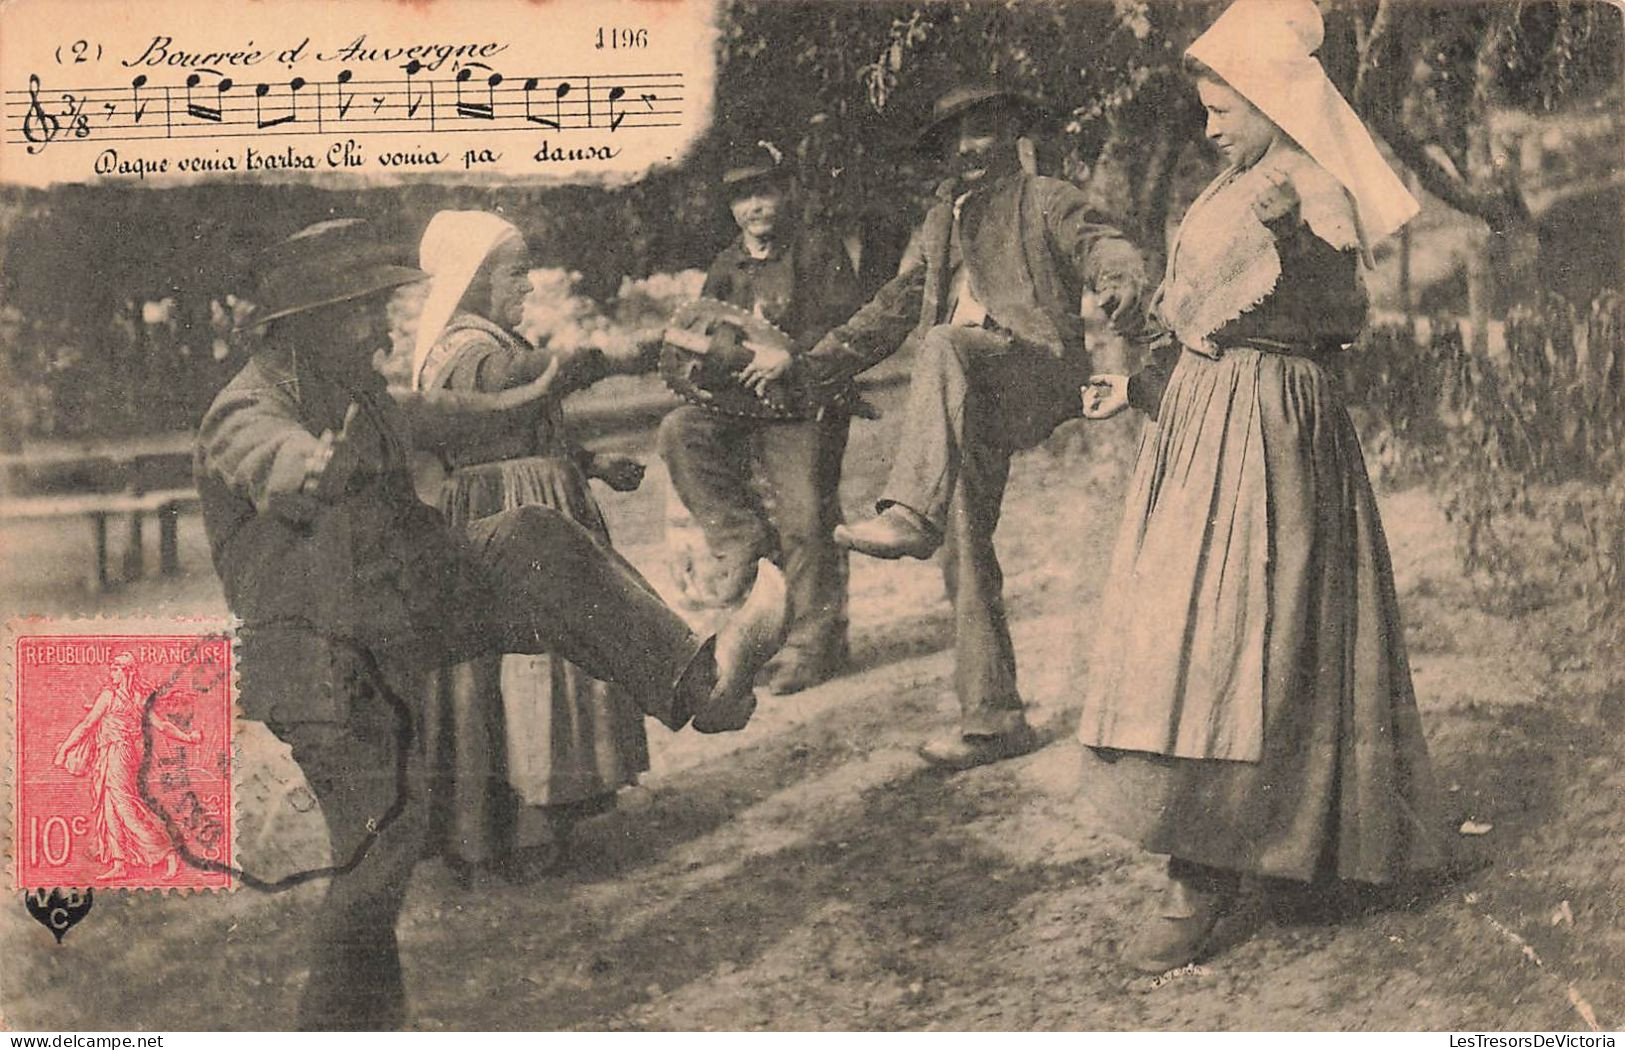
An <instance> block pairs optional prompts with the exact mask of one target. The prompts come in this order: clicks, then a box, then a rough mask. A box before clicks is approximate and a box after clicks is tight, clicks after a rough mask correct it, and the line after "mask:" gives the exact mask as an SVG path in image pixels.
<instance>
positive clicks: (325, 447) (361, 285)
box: [196, 219, 784, 1028]
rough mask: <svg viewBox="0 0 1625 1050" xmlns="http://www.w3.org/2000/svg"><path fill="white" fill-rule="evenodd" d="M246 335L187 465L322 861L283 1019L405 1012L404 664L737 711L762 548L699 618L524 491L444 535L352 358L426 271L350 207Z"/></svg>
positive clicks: (772, 636)
mask: <svg viewBox="0 0 1625 1050" xmlns="http://www.w3.org/2000/svg"><path fill="white" fill-rule="evenodd" d="M261 275H262V279H261V287H260V294H259V297H258V300H257V302H258V309H257V311H256V312H255V313H254V314H253V315H252V317H251V318H250V319H249V320H248V322H247V324H248V325H249V326H250V327H253V328H257V329H263V330H264V331H263V340H262V341H261V342H260V343H259V344H258V346H257V347H256V349H255V352H254V355H253V357H252V359H251V360H250V361H249V363H248V364H247V365H246V366H245V367H244V368H243V370H242V371H241V372H240V373H239V374H238V375H237V376H236V377H235V378H234V379H232V380H231V382H230V383H228V384H227V385H226V387H225V389H224V390H222V391H221V393H220V395H219V396H218V397H217V398H216V399H215V401H214V403H213V405H211V406H210V408H209V410H208V412H207V414H206V415H205V416H204V419H203V422H202V424H201V426H200V428H199V431H198V445H197V455H196V473H197V479H198V489H199V493H200V495H201V497H202V501H203V516H204V526H205V529H206V530H207V532H208V537H209V544H210V549H211V553H212V555H213V558H214V564H215V568H216V571H217V572H218V573H219V575H220V579H221V582H222V584H223V585H224V589H225V593H226V600H227V603H228V604H229V605H230V607H231V610H232V612H233V613H235V614H236V615H237V617H238V618H239V619H240V620H241V621H242V628H241V631H240V636H239V637H240V647H239V658H240V666H241V671H242V684H243V690H242V697H243V705H244V708H245V710H246V711H247V713H248V714H249V715H250V716H252V717H254V718H258V719H261V720H263V721H264V722H265V723H266V724H267V725H268V726H269V727H270V728H271V730H272V732H274V733H275V734H276V735H277V736H278V737H280V738H281V739H282V740H284V741H285V742H287V743H288V744H289V746H290V747H291V748H292V752H293V757H294V760H295V761H296V762H298V763H299V765H300V768H301V769H302V770H303V771H304V774H305V777H306V778H307V780H308V781H309V783H310V787H311V790H312V792H314V794H315V796H316V798H317V800H318V801H319V802H320V803H321V807H322V812H323V815H324V816H325V817H326V819H327V823H328V832H329V835H330V837H331V840H332V847H333V856H334V862H335V864H338V865H340V867H339V869H338V871H337V872H336V873H335V874H333V876H332V880H331V882H330V884H329V888H328V894H327V897H326V900H325V902H324V904H323V905H322V908H321V911H320V913H319V914H318V915H317V916H316V927H315V935H314V938H315V939H314V945H313V952H312V958H311V972H310V978H309V980H308V981H307V983H306V986H305V990H304V994H303V997H302V999H301V1002H300V1013H299V1023H300V1024H301V1025H302V1026H304V1027H313V1028H385V1027H393V1026H396V1025H398V1024H399V1023H400V1022H401V1021H402V1019H403V1016H404V1007H405V1001H404V992H403V987H402V982H401V971H400V958H399V954H398V951H397V947H396V944H395V932H394V931H395V919H396V915H397V913H398V912H399V910H400V904H401V898H402V895H403V893H404V891H405V888H406V883H407V880H408V878H409V876H410V874H411V871H412V867H413V865H414V864H415V862H416V861H417V859H418V857H419V855H420V853H421V851H422V835H423V815H422V810H421V805H420V802H421V796H420V793H419V790H418V787H417V785H416V784H415V782H414V777H413V776H412V775H411V765H410V763H409V762H408V760H407V759H408V756H409V755H410V751H411V722H412V711H411V705H409V704H406V703H405V702H403V701H402V700H401V699H400V697H401V696H402V695H410V689H409V688H408V686H409V684H410V682H411V672H413V671H414V670H417V669H426V668H428V667H432V666H435V665H440V664H447V663H453V662H458V661H461V660H465V659H468V658H469V657H472V656H476V655H480V654H483V653H489V652H496V653H504V652H528V653H540V652H556V653H558V654H560V655H562V656H564V657H566V658H568V659H569V660H571V661H572V662H574V663H577V664H579V665H581V666H582V667H584V668H586V669H587V670H588V672H589V673H591V674H592V675H593V676H594V677H597V678H601V679H605V680H608V681H615V682H620V683H624V684H626V685H628V686H630V687H632V688H631V689H630V692H631V693H632V695H635V696H637V697H639V698H640V702H643V703H645V704H646V705H647V707H646V713H648V714H651V715H653V716H654V717H656V718H658V719H660V720H661V721H662V722H664V723H665V724H666V725H667V726H669V727H671V728H673V729H678V728H681V727H682V726H684V725H686V724H689V723H690V722H691V721H692V723H693V724H694V726H695V728H697V729H701V730H702V731H711V732H716V731H722V730H727V729H737V728H741V727H742V726H743V725H744V724H745V722H746V721H747V720H748V719H749V717H750V714H751V711H752V710H753V709H754V707H755V698H754V696H753V695H752V693H751V681H752V679H753V678H754V676H755V674H756V672H757V671H758V670H759V669H760V668H761V667H762V665H763V664H765V663H766V661H767V659H768V658H769V657H770V656H771V655H772V653H773V651H774V650H775V649H776V648H777V645H778V643H779V642H780V641H781V640H782V636H783V623H784V592H783V580H782V577H779V576H778V575H777V573H776V570H774V569H773V567H772V566H771V565H767V566H765V567H763V568H761V569H760V570H759V571H758V574H757V586H756V588H755V590H754V591H753V592H752V594H751V597H750V598H749V599H747V601H746V602H745V603H744V605H743V606H742V608H741V610H740V611H739V613H738V614H736V615H735V617H734V618H733V619H732V620H730V621H729V623H728V624H727V625H725V626H724V628H723V629H722V630H721V631H720V632H719V633H718V634H717V635H716V636H715V637H713V638H701V637H698V636H696V635H695V634H693V633H692V632H691V631H690V630H689V629H688V627H687V626H686V625H685V624H684V623H683V621H682V620H681V619H680V618H679V617H678V616H677V615H676V614H675V613H673V612H672V611H671V610H670V609H668V608H666V606H664V605H663V604H661V602H660V601H659V599H658V598H656V597H655V595H654V592H653V590H652V589H650V588H649V587H648V585H647V583H645V581H644V580H643V579H642V578H641V577H639V576H638V575H637V573H636V572H635V571H633V570H632V568H631V567H630V566H629V565H627V564H626V563H625V562H623V561H620V560H619V559H618V558H617V556H616V555H614V554H613V553H612V552H607V551H605V550H604V549H603V548H601V547H600V546H598V544H596V543H595V542H594V541H593V539H592V537H591V536H590V534H588V533H587V532H586V531H584V530H583V529H581V528H580V527H579V526H577V525H575V524H574V523H573V522H571V521H569V520H568V519H567V518H565V517H563V516H561V515H559V514H557V513H555V512H553V511H552V510H550V509H547V508H543V507H522V508H519V509H517V510H511V511H506V512H503V513H501V514H497V515H494V516H492V517H489V518H485V519H482V520H480V521H477V522H474V523H473V524H471V525H469V526H468V527H467V528H466V530H463V531H461V532H453V531H452V530H451V529H450V528H448V527H447V525H446V523H445V521H444V519H443V518H441V516H440V514H439V513H438V512H437V511H435V510H434V509H432V508H430V507H428V506H427V505H425V504H423V503H421V502H419V501H418V499H417V498H416V496H415V494H414V493H413V489H412V484H411V479H410V477H409V475H408V472H407V468H406V458H405V452H404V449H405V447H406V441H407V437H406V433H407V427H406V425H405V422H404V421H403V419H402V411H401V409H400V407H398V406H397V405H396V404H395V403H394V401H393V400H392V399H391V397H390V396H389V394H388V392H387V390H386V388H385V386H384V383H383V380H382V377H380V376H379V375H378V374H377V373H376V372H375V371H374V370H373V368H372V359H373V354H374V352H375V351H376V350H378V349H379V348H381V347H382V346H384V345H387V341H388V334H389V322H388V317H387V313H386V303H387V299H388V295H389V293H390V292H391V291H392V290H393V289H395V288H398V287H400V286H402V285H404V284H408V283H411V282H414V281H418V280H421V279H422V278H423V277H424V274H423V273H422V272H421V271H419V270H417V269H414V268H412V267H409V266H405V265H402V264H401V261H400V253H399V252H398V251H397V249H395V248H394V247H393V246H391V245H388V244H386V243H385V242H383V241H381V240H380V239H379V238H378V237H377V236H376V235H375V234H374V233H373V231H372V230H371V229H370V228H369V226H368V224H367V223H366V222H365V221H363V220H358V219H339V220H332V221H329V222H323V223H318V224H317V225H315V226H312V227H309V228H307V229H305V230H302V231H300V232H299V233H298V234H295V235H294V236H293V237H291V238H289V239H288V240H287V241H284V242H282V243H281V244H278V245H276V246H275V247H274V248H272V249H271V250H270V251H269V252H268V254H267V257H266V259H265V260H264V265H263V267H262V269H261Z"/></svg>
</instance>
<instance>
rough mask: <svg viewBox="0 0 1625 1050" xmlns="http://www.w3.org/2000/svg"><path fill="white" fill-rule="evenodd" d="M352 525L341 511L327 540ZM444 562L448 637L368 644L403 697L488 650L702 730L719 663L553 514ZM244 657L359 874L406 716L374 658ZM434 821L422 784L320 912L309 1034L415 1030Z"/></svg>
mask: <svg viewBox="0 0 1625 1050" xmlns="http://www.w3.org/2000/svg"><path fill="white" fill-rule="evenodd" d="M346 527H347V522H346V519H344V518H343V516H342V515H339V516H335V517H334V518H333V519H332V520H330V521H328V522H319V523H318V524H317V526H316V529H317V532H318V534H319V533H320V532H321V530H322V529H323V528H336V529H339V530H340V531H342V530H344V529H345V528H346ZM319 539H320V536H319V535H318V537H317V540H319ZM439 553H440V554H441V555H442V559H441V560H440V561H438V562H436V563H435V564H424V565H419V566H415V567H414V571H416V572H420V573H427V574H429V575H430V576H432V577H438V578H439V583H440V584H441V585H442V586H441V587H440V589H439V590H438V591H436V592H435V593H437V594H441V595H443V596H444V599H443V600H444V601H446V603H447V605H446V607H445V608H444V609H443V617H444V625H443V627H442V628H441V629H440V630H437V631H433V632H427V631H425V632H418V633H413V634H412V635H411V636H410V637H391V638H386V639H384V640H382V641H377V640H369V641H368V644H367V648H368V649H370V651H371V652H372V654H373V656H374V657H375V658H376V660H377V662H378V663H379V664H380V665H381V666H382V668H383V669H384V672H385V673H386V674H388V675H389V676H390V680H391V681H392V682H394V681H396V679H397V678H399V680H400V682H401V685H400V686H399V687H398V688H397V689H396V692H397V694H398V695H399V696H402V697H407V696H415V695H416V691H415V690H414V689H413V688H412V687H411V685H410V684H408V683H409V680H410V678H411V677H412V674H413V672H414V671H417V670H421V669H425V668H428V667H433V666H439V665H445V664H450V663H455V662H459V661H462V660H467V659H471V658H473V657H476V656H483V655H488V654H498V653H510V652H520V653H544V652H545V653H556V654H558V655H559V656H562V657H564V658H566V659H568V660H570V661H572V662H573V663H575V664H577V665H579V666H581V667H582V668H584V669H585V670H586V671H587V673H589V674H591V675H592V676H593V677H595V678H600V679H603V680H605V681H612V682H620V683H624V684H626V685H627V686H629V687H630V692H631V694H632V695H633V696H636V697H638V698H639V700H640V702H641V703H643V704H644V705H645V708H644V710H645V713H647V714H650V715H653V716H654V717H656V718H659V719H661V720H662V721H665V722H666V723H667V724H668V725H673V726H676V725H680V724H682V723H683V722H684V721H686V720H687V715H688V712H687V710H686V707H687V702H688V699H689V698H690V697H692V696H702V697H703V696H704V695H705V694H706V693H707V692H708V691H709V690H710V687H711V685H712V684H713V683H714V682H715V665H714V663H713V662H712V661H711V660H710V659H697V658H696V657H698V656H701V655H702V654H706V653H708V651H709V647H710V644H711V643H710V642H709V641H708V640H705V639H701V638H700V637H698V636H697V635H695V634H694V633H693V632H692V631H691V630H689V628H688V626H687V625H686V624H685V623H684V622H683V620H682V619H681V618H680V617H679V616H677V614H676V613H674V612H673V611H672V610H671V609H669V608H667V607H666V606H665V605H664V604H663V603H662V602H661V601H660V599H659V598H658V597H656V595H655V593H654V591H653V590H652V589H651V588H650V587H649V586H648V584H647V582H646V581H645V580H644V579H643V578H642V577H641V576H639V575H638V573H637V571H636V570H635V569H633V568H632V567H631V566H630V565H628V564H627V563H626V562H625V561H624V560H622V559H621V558H620V557H619V556H618V555H615V554H614V553H613V552H612V551H606V550H605V549H604V548H603V547H601V546H599V545H598V544H597V543H596V542H594V540H593V538H592V535H591V534H590V533H588V532H587V531H586V530H585V529H583V528H581V527H580V526H579V525H577V524H575V523H574V522H572V521H570V520H569V519H568V518H565V517H563V516H562V515H560V514H559V513H558V512H556V511H554V510H552V509H550V508H547V507H538V506H532V507H521V508H519V509H516V510H510V511H504V512H502V513H501V514H496V515H493V516H491V517H489V518H484V519H481V520H479V521H477V522H474V523H472V524H470V525H469V526H468V527H467V528H466V530H464V535H462V536H460V537H458V538H457V542H456V544H454V545H453V546H452V547H450V548H444V547H442V548H440V549H439ZM241 653H242V655H241V661H242V663H241V666H242V676H243V678H242V680H243V704H244V708H245V710H247V711H248V712H249V713H250V715H252V716H255V717H260V718H263V719H264V721H265V722H266V723H267V725H269V726H270V727H271V729H272V731H273V732H274V733H276V735H277V736H278V737H280V738H281V739H282V740H283V741H285V742H286V743H288V744H289V745H290V746H291V747H292V749H293V757H294V759H295V761H297V762H298V763H299V766H300V769H301V770H303V771H304V774H305V778H306V780H307V781H308V782H309V784H310V787H311V790H312V792H313V793H314V794H315V795H316V798H317V800H318V801H319V802H320V804H321V807H322V813H323V815H324V816H325V817H326V819H327V825H328V835H329V837H330V840H331V843H332V850H333V856H334V860H335V862H336V863H340V864H343V863H345V862H346V861H347V860H348V859H349V858H351V857H352V856H353V855H354V854H355V852H356V849H357V846H358V845H359V844H360V843H361V841H362V839H363V837H364V835H365V834H366V831H367V828H368V825H369V822H377V821H378V820H380V819H381V818H382V817H383V815H384V813H385V812H386V811H388V810H389V809H390V807H391V806H392V805H393V803H394V801H395V800H396V799H397V798H398V797H400V793H399V790H398V785H397V779H396V770H397V767H398V762H397V756H398V755H399V754H400V751H399V741H398V740H397V737H396V721H397V718H396V714H395V710H394V707H393V706H392V705H391V704H389V703H388V702H387V701H386V700H385V699H384V698H383V696H382V693H381V692H380V690H379V687H378V684H377V683H376V682H375V681H374V680H373V679H372V678H371V677H370V676H369V675H368V674H365V673H360V672H359V668H361V667H363V666H364V664H365V661H364V660H361V659H358V658H357V657H356V655H355V653H354V650H352V649H351V648H350V647H349V646H348V645H346V644H332V643H331V642H330V640H328V639H323V638H320V637H317V636H315V635H314V634H313V633H312V631H310V630H309V629H308V628H294V627H287V626H281V627H263V628H254V627H247V628H245V629H244V631H243V634H242V649H241ZM679 682H682V683H683V688H678V684H679ZM424 821H425V817H424V807H423V800H422V793H421V788H420V785H419V784H418V782H417V778H416V777H415V776H414V777H413V778H412V784H411V786H410V790H409V792H408V794H407V805H406V809H405V810H404V811H403V812H402V813H401V814H400V816H398V817H397V818H396V819H395V820H394V822H392V823H391V824H389V825H388V827H386V828H385V829H384V831H383V833H382V834H381V835H380V836H379V837H378V838H377V840H375V841H374V842H373V843H372V844H371V845H370V846H369V847H368V848H367V850H366V852H365V854H364V855H363V857H362V859H361V862H360V863H359V864H358V865H357V866H356V867H355V868H354V869H353V870H350V871H345V872H342V873H340V874H336V875H334V876H333V877H332V879H331V881H330V883H329V886H328V892H327V897H326V898H325V900H324V902H323V904H322V907H321V908H320V909H319V910H318V911H317V913H316V914H315V915H314V916H312V923H313V933H312V941H311V969H310V979H309V981H308V983H307V984H306V986H305V991H304V994H303V998H302V999H301V1002H300V1014H299V1022H300V1024H301V1026H303V1027H307V1028H321V1029H380V1028H392V1027H397V1026H399V1024H400V1023H401V1021H402V1020H403V1018H404V1007H405V998H404V991H403V986H402V983H401V963H400V954H399V951H398V949H397V946H396V941H395V920H396V917H397V915H398V914H399V912H400V907H401V899H402V897H403V895H404V893H405V890H406V885H407V882H408V880H409V878H410V876H411V872H412V868H413V866H414V865H415V864H416V863H417V860H418V858H419V857H420V856H421V855H422V853H423V849H424V837H425V823H424Z"/></svg>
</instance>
